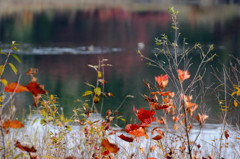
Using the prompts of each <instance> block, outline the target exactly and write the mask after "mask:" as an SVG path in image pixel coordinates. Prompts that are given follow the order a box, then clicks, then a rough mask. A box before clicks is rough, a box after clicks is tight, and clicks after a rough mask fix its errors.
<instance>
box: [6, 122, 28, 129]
mask: <svg viewBox="0 0 240 159" xmlns="http://www.w3.org/2000/svg"><path fill="white" fill-rule="evenodd" d="M2 127H3V128H4V129H8V128H22V127H24V125H23V124H22V123H20V121H17V120H7V121H5V122H4V123H3V124H2Z"/></svg>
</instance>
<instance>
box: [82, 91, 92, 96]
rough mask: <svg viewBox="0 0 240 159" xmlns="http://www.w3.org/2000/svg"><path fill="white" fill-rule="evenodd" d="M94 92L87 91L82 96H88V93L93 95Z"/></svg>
mask: <svg viewBox="0 0 240 159" xmlns="http://www.w3.org/2000/svg"><path fill="white" fill-rule="evenodd" d="M92 93H93V92H92V91H86V92H85V93H84V94H83V95H82V96H83V97H86V96H88V95H91V94H92Z"/></svg>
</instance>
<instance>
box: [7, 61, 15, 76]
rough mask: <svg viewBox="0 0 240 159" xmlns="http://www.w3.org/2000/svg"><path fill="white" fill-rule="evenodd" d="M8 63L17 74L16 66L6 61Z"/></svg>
mask: <svg viewBox="0 0 240 159" xmlns="http://www.w3.org/2000/svg"><path fill="white" fill-rule="evenodd" d="M8 64H9V66H10V67H11V68H12V70H13V72H14V73H15V74H17V68H16V67H15V66H14V65H13V64H12V63H8Z"/></svg>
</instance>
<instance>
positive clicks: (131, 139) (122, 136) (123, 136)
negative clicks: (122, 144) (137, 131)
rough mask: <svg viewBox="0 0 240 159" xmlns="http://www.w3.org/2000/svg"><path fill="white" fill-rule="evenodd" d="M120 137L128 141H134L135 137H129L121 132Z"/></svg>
mask: <svg viewBox="0 0 240 159" xmlns="http://www.w3.org/2000/svg"><path fill="white" fill-rule="evenodd" d="M118 137H119V138H121V139H122V140H124V141H127V142H133V137H127V136H125V135H123V134H121V135H120V136H118Z"/></svg>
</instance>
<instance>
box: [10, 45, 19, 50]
mask: <svg viewBox="0 0 240 159" xmlns="http://www.w3.org/2000/svg"><path fill="white" fill-rule="evenodd" d="M11 49H12V50H13V51H19V49H18V48H16V47H15V46H13V47H12V48H11Z"/></svg>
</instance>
